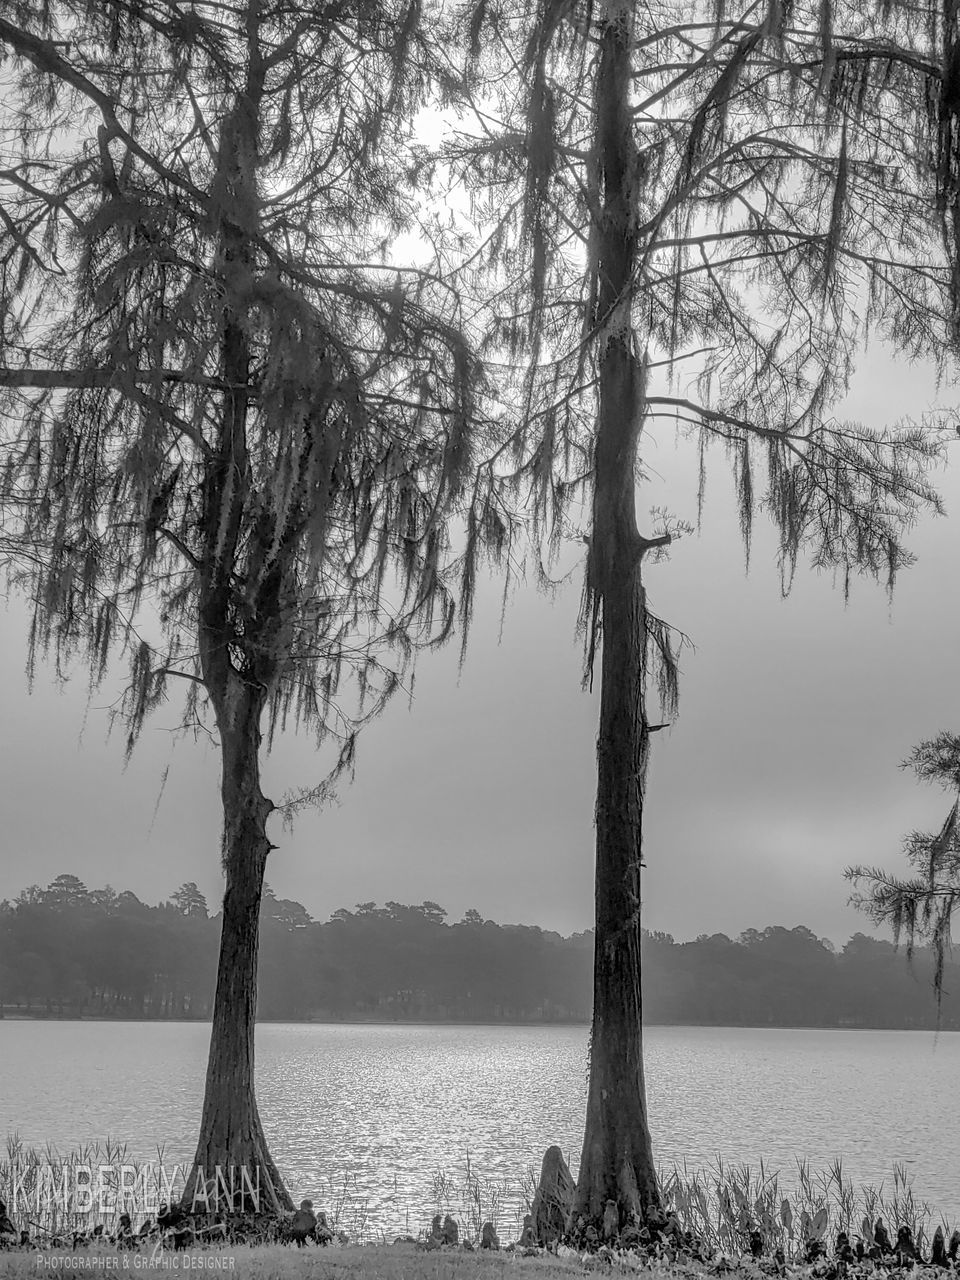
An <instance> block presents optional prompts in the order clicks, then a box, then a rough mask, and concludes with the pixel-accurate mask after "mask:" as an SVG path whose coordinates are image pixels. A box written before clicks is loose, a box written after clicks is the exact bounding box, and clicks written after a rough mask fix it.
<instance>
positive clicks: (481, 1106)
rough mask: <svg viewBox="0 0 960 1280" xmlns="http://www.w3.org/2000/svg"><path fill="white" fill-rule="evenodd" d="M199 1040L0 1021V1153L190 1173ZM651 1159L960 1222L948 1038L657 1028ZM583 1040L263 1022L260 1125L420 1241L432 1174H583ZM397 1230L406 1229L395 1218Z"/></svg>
mask: <svg viewBox="0 0 960 1280" xmlns="http://www.w3.org/2000/svg"><path fill="white" fill-rule="evenodd" d="M208 1038H209V1028H208V1027H207V1026H206V1025H203V1024H196V1023H110V1022H99V1023H97V1022H26V1021H22V1022H21V1021H12V1020H8V1021H5V1022H4V1021H0V1137H2V1135H3V1134H5V1133H14V1132H17V1133H19V1135H20V1137H21V1138H22V1139H23V1141H24V1142H25V1143H26V1144H27V1145H30V1146H38V1147H42V1146H45V1145H46V1144H47V1143H53V1144H54V1145H55V1146H56V1147H57V1148H58V1149H59V1150H60V1152H61V1153H64V1152H67V1151H70V1150H72V1149H74V1148H76V1147H78V1146H80V1145H83V1144H90V1143H94V1142H97V1141H99V1142H101V1143H102V1141H103V1139H104V1138H105V1137H108V1136H109V1137H110V1138H112V1139H115V1140H117V1141H119V1142H123V1143H125V1144H126V1145H127V1149H128V1151H129V1153H130V1154H131V1155H132V1156H134V1157H136V1158H137V1159H140V1160H156V1158H157V1148H158V1147H162V1148H163V1159H164V1163H165V1164H166V1165H168V1166H169V1165H171V1164H173V1163H174V1162H177V1161H182V1160H187V1159H189V1158H190V1156H191V1155H192V1154H193V1150H194V1146H195V1143H196V1134H197V1125H198V1121H199V1108H200V1099H201V1094H202V1088H203V1077H204V1068H205V1064H206V1053H207V1045H208ZM645 1043H646V1057H647V1072H648V1076H647V1089H648V1099H649V1106H650V1114H651V1117H652V1123H653V1132H654V1144H655V1151H656V1155H657V1159H658V1160H659V1161H660V1162H662V1163H663V1164H664V1165H667V1166H669V1165H672V1164H673V1163H674V1162H677V1163H683V1162H686V1164H687V1167H688V1168H689V1169H693V1168H697V1167H707V1166H709V1165H710V1164H711V1162H712V1161H713V1160H714V1159H715V1157H716V1156H717V1154H718V1153H720V1154H722V1156H723V1159H724V1161H725V1162H726V1163H728V1164H737V1163H749V1164H751V1165H754V1166H755V1165H756V1164H757V1163H758V1162H759V1160H760V1158H761V1157H763V1159H764V1161H765V1162H766V1165H767V1167H768V1168H772V1169H779V1170H780V1171H781V1172H782V1173H783V1174H784V1175H785V1177H786V1180H787V1181H788V1182H789V1183H792V1182H793V1180H794V1177H795V1172H796V1160H797V1158H801V1159H806V1160H809V1162H810V1164H811V1166H812V1167H813V1168H815V1169H826V1168H827V1166H828V1165H829V1163H830V1162H831V1161H832V1160H833V1159H834V1158H835V1157H836V1156H841V1157H842V1158H843V1165H844V1171H845V1173H846V1175H847V1176H848V1177H850V1178H852V1179H853V1180H854V1182H855V1183H860V1182H865V1183H872V1184H874V1185H878V1184H880V1183H881V1182H883V1183H885V1184H886V1186H887V1187H888V1188H889V1187H890V1185H891V1183H892V1170H893V1165H894V1162H900V1163H903V1164H904V1165H905V1166H906V1169H907V1172H908V1175H909V1176H910V1177H912V1179H913V1185H914V1191H915V1193H916V1194H917V1195H918V1196H919V1197H920V1198H922V1199H926V1200H927V1201H928V1202H929V1203H930V1204H931V1206H932V1207H933V1208H934V1209H935V1210H939V1211H941V1212H943V1213H945V1214H947V1215H948V1216H949V1217H951V1218H955V1217H957V1216H960V1112H958V1110H957V1108H956V1105H955V1100H956V1096H957V1084H958V1081H960V1033H944V1034H941V1035H940V1036H939V1037H935V1036H934V1035H933V1034H932V1033H923V1032H889V1031H782V1030H766V1029H756V1030H755V1029H743V1028H737V1029H729V1028H715V1027H654V1028H650V1029H648V1031H647V1032H646V1037H645ZM586 1046H587V1033H586V1028H583V1027H564V1028H555V1027H549V1028H547V1027H450V1026H443V1027H440V1026H430V1027H403V1026H340V1025H336V1026H329V1025H319V1024H310V1025H299V1024H298V1025H276V1024H268V1025H263V1026H261V1027H259V1028H258V1032H257V1055H258V1058H257V1073H258V1090H259V1099H260V1111H261V1115H262V1117H263V1121H264V1126H265V1128H266V1131H267V1136H268V1139H269V1141H270V1145H271V1149H272V1151H273V1154H274V1157H275V1158H276V1160H277V1163H278V1164H279V1166H280V1168H281V1170H282V1171H283V1172H284V1174H285V1175H286V1177H287V1180H288V1184H289V1186H290V1188H291V1191H292V1192H293V1194H294V1198H295V1199H296V1198H299V1197H300V1196H301V1195H311V1194H312V1198H313V1199H314V1200H315V1201H318V1202H320V1203H322V1204H324V1205H325V1206H327V1207H331V1206H332V1204H333V1202H335V1201H336V1200H337V1199H338V1198H339V1197H342V1196H344V1194H345V1196H346V1202H345V1204H344V1205H343V1209H342V1216H343V1218H344V1220H345V1223H346V1225H347V1227H348V1229H349V1228H350V1227H351V1226H353V1228H354V1230H356V1229H357V1227H358V1226H359V1225H360V1219H361V1218H365V1223H364V1225H365V1228H366V1230H367V1231H378V1232H379V1231H381V1230H382V1231H385V1232H386V1233H387V1234H388V1235H390V1234H393V1233H395V1232H396V1231H398V1230H402V1229H407V1228H409V1229H411V1230H413V1231H416V1230H417V1229H418V1228H419V1227H420V1226H422V1225H423V1224H424V1223H425V1222H426V1221H428V1220H429V1217H430V1215H431V1214H432V1213H434V1212H435V1211H436V1208H437V1204H436V1202H435V1186H434V1175H435V1174H436V1173H437V1172H438V1171H444V1172H445V1173H446V1174H447V1175H448V1176H449V1177H450V1178H452V1180H453V1181H454V1182H456V1181H458V1180H460V1181H462V1178H463V1172H464V1161H465V1158H466V1156H467V1155H468V1154H469V1157H470V1160H471V1162H472V1165H473V1167H474V1168H475V1169H476V1170H477V1171H478V1172H479V1173H480V1175H481V1176H482V1177H483V1178H484V1179H487V1180H490V1181H491V1182H497V1181H501V1182H503V1183H504V1184H505V1185H506V1187H507V1188H508V1190H507V1192H506V1194H505V1195H504V1197H503V1200H502V1202H501V1205H500V1221H501V1225H502V1226H503V1227H504V1228H505V1229H506V1230H507V1231H508V1233H509V1228H510V1225H511V1223H512V1221H513V1210H514V1207H515V1205H516V1203H517V1198H518V1196H519V1193H520V1186H521V1181H522V1178H523V1175H524V1173H525V1171H526V1170H527V1169H528V1168H530V1167H531V1166H537V1167H539V1161H540V1159H541V1157H542V1155H543V1152H544V1150H545V1148H546V1147H547V1146H548V1145H549V1144H550V1143H552V1142H557V1143H559V1145H560V1146H561V1147H562V1149H563V1152H564V1154H565V1155H566V1156H567V1158H568V1160H569V1161H570V1164H571V1167H572V1168H573V1171H574V1173H576V1169H577V1162H578V1158H579V1151H580V1143H581V1140H582V1132H583V1130H582V1126H583V1117H584V1108H585V1100H586ZM408 1213H409V1218H408V1217H407V1214H408Z"/></svg>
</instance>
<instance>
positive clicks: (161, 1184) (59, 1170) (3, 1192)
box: [0, 1134, 176, 1243]
mask: <svg viewBox="0 0 960 1280" xmlns="http://www.w3.org/2000/svg"><path fill="white" fill-rule="evenodd" d="M164 1169H165V1165H164V1160H163V1151H162V1150H160V1151H158V1152H157V1161H156V1163H154V1162H146V1161H141V1160H135V1159H134V1158H133V1157H132V1156H130V1155H129V1153H128V1152H127V1148H126V1146H125V1145H123V1144H121V1143H117V1142H112V1141H111V1140H110V1139H109V1138H108V1139H107V1140H106V1141H105V1142H103V1143H99V1142H98V1143H94V1144H93V1145H92V1146H81V1147H78V1148H77V1149H76V1150H74V1151H71V1152H70V1153H69V1154H67V1155H62V1154H61V1153H60V1152H59V1151H58V1150H57V1149H56V1147H54V1146H51V1145H49V1144H48V1145H47V1146H46V1147H43V1148H42V1149H37V1148H35V1147H25V1146H24V1144H23V1142H22V1141H21V1140H20V1138H19V1137H18V1136H17V1135H16V1134H15V1135H14V1136H13V1137H8V1138H7V1142H6V1149H5V1151H4V1152H3V1153H2V1154H0V1199H2V1200H4V1201H5V1202H6V1204H7V1206H8V1210H9V1211H10V1212H11V1213H12V1214H14V1215H15V1218H16V1220H17V1225H18V1226H19V1227H21V1228H24V1229H26V1230H28V1231H29V1232H30V1234H31V1236H32V1237H33V1238H34V1239H36V1240H37V1241H38V1242H40V1243H43V1242H44V1241H45V1240H56V1239H69V1238H71V1237H72V1235H73V1233H74V1232H75V1231H88V1230H89V1229H90V1228H91V1227H93V1226H94V1225H96V1224H97V1223H102V1224H103V1226H104V1229H105V1230H106V1231H107V1232H112V1231H115V1230H116V1227H117V1225H118V1223H119V1220H120V1215H121V1214H122V1213H128V1214H129V1215H130V1217H131V1221H132V1223H133V1226H134V1228H137V1227H138V1226H139V1225H140V1223H141V1222H142V1221H143V1220H144V1219H145V1218H146V1217H148V1216H151V1214H153V1215H155V1214H156V1211H157V1208H158V1206H159V1205H160V1204H161V1203H162V1202H163V1201H164V1200H168V1199H170V1196H171V1190H173V1191H174V1193H175V1191H176V1187H175V1185H174V1187H173V1188H171V1185H170V1184H169V1183H168V1182H167V1181H166V1180H165V1177H164V1176H163V1171H164ZM87 1188H89V1190H87Z"/></svg>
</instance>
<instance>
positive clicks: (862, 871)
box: [846, 732, 960, 1006]
mask: <svg viewBox="0 0 960 1280" xmlns="http://www.w3.org/2000/svg"><path fill="white" fill-rule="evenodd" d="M903 767H904V768H905V769H912V770H913V772H914V773H915V774H916V776H917V778H918V779H919V780H920V781H921V782H935V783H937V784H939V785H940V786H941V787H943V788H944V789H945V790H946V791H947V792H949V793H951V794H953V795H954V800H953V804H952V805H951V806H950V808H949V810H948V811H947V815H946V818H945V819H944V821H943V824H942V826H941V827H940V828H939V830H938V831H911V832H910V834H909V835H908V836H907V837H906V838H905V840H904V842H903V852H904V853H905V855H906V858H907V863H908V865H909V866H910V868H911V870H912V872H913V874H912V875H910V876H903V875H898V874H896V873H895V872H891V871H884V870H882V869H881V868H879V867H867V866H856V867H848V868H847V871H846V877H847V879H848V880H851V881H852V882H853V884H854V885H855V886H857V888H856V891H855V892H854V894H853V896H852V898H851V902H853V904H854V905H855V906H857V907H859V908H860V910H861V911H864V912H865V913H866V914H867V915H868V916H869V917H870V919H871V920H872V921H873V922H874V924H881V925H887V926H889V927H890V928H891V929H892V931H893V937H894V941H895V942H896V943H897V944H898V945H899V943H900V941H901V939H904V940H905V942H906V953H907V958H908V959H912V957H913V951H914V947H915V946H916V944H917V942H918V941H920V942H929V944H930V945H931V946H932V947H933V954H934V960H935V967H934V975H933V984H934V990H935V992H936V996H937V1002H938V1006H939V1002H940V1000H941V998H942V995H943V972H944V964H945V963H946V958H947V952H948V951H949V949H950V946H951V944H952V941H953V938H952V924H953V916H954V912H955V911H956V909H957V906H958V904H960V735H958V734H955V733H946V732H944V733H939V734H937V736H936V737H935V738H931V739H929V740H928V741H926V742H921V743H920V744H919V745H918V746H916V747H914V749H913V751H912V752H911V753H910V755H909V756H908V757H907V759H906V760H905V761H904V762H903ZM859 886H862V888H861V887H859Z"/></svg>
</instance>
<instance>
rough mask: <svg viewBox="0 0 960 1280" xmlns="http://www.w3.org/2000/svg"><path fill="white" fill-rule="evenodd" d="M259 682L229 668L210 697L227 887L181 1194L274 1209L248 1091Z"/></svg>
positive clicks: (258, 850)
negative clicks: (217, 694)
mask: <svg viewBox="0 0 960 1280" xmlns="http://www.w3.org/2000/svg"><path fill="white" fill-rule="evenodd" d="M262 698H263V695H262V692H261V691H260V690H258V689H255V688H252V687H251V686H250V685H248V684H245V683H243V682H242V681H241V679H240V677H239V676H237V675H236V674H235V673H234V674H232V676H231V679H230V685H229V689H228V692H227V697H226V699H224V701H223V703H222V704H219V703H218V705H217V708H216V709H217V721H218V725H219V728H220V737H221V752H222V758H223V777H222V782H221V794H222V798H223V813H224V835H223V866H224V873H225V876H226V889H225V892H224V896H223V924H222V928H221V934H220V959H219V962H218V967H217V992H216V997H215V999H214V1006H213V1027H212V1030H211V1035H210V1057H209V1061H208V1064H207V1080H206V1088H205V1091H204V1099H203V1113H202V1116H201V1120H200V1140H199V1142H198V1144H197V1154H196V1156H195V1158H194V1167H193V1170H192V1172H191V1176H190V1179H189V1181H188V1183H187V1187H186V1191H185V1194H184V1197H183V1203H184V1205H185V1206H188V1207H190V1208H191V1209H192V1208H194V1207H196V1208H197V1209H202V1208H204V1199H203V1195H204V1186H205V1185H206V1186H210V1187H212V1194H211V1197H210V1205H209V1207H210V1209H211V1211H212V1210H214V1209H216V1208H224V1207H226V1202H228V1201H230V1199H231V1196H232V1198H233V1203H232V1204H231V1205H230V1207H235V1208H241V1207H242V1208H246V1209H250V1208H253V1207H259V1208H260V1209H263V1210H270V1211H274V1212H276V1211H277V1210H279V1209H292V1208H293V1202H292V1201H291V1199H290V1196H289V1193H288V1192H287V1190H286V1188H285V1187H284V1185H283V1181H282V1179H281V1177H280V1175H279V1173H278V1171H277V1168H276V1166H275V1165H274V1163H273V1160H272V1159H271V1156H270V1153H269V1151H268V1149H267V1143H266V1139H265V1137H264V1133H263V1126H262V1125H261V1123H260V1114H259V1111H258V1109H257V1101H256V1096H255V1092H254V1029H255V1024H256V1006H257V961H258V956H259V935H260V900H261V897H262V894H263V877H264V871H265V869H266V864H267V854H268V853H269V852H270V849H271V848H272V846H271V844H270V841H269V839H268V837H267V832H266V823H267V818H268V817H269V815H270V812H271V810H272V809H273V805H272V804H271V802H270V801H269V800H268V799H267V798H266V797H265V796H264V794H263V792H262V791H261V789H260V760H259V754H260V736H261V735H260V715H261V709H262Z"/></svg>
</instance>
